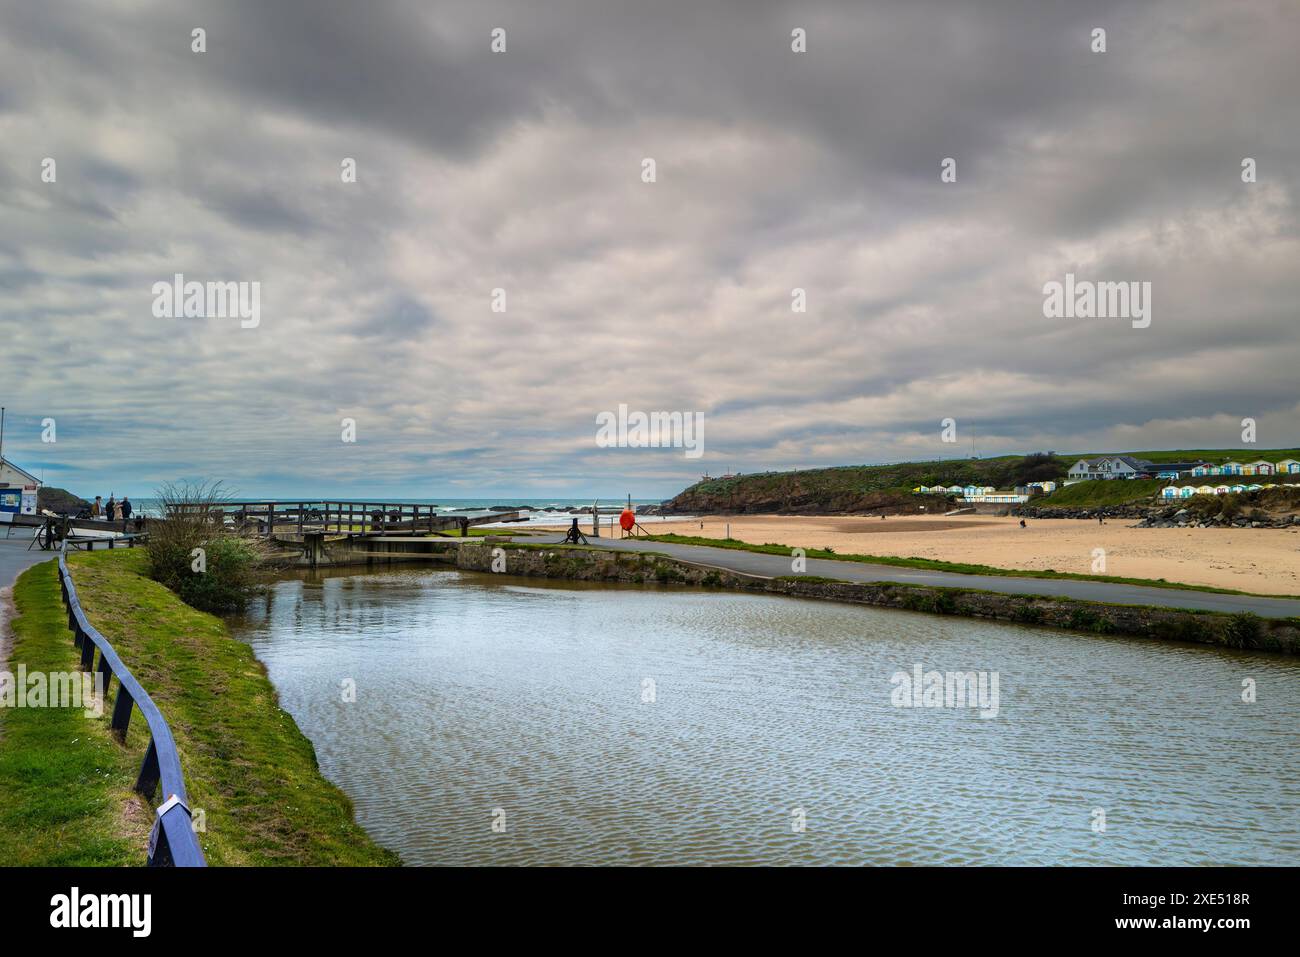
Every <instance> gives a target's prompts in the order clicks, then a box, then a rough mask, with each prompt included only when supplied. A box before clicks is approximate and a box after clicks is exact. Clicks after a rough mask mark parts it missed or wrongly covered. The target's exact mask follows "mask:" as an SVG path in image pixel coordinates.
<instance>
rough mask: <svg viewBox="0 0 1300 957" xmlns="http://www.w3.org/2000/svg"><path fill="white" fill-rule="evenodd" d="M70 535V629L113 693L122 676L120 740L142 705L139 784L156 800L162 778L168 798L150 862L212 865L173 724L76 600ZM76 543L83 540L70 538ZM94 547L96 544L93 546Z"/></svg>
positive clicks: (117, 714)
mask: <svg viewBox="0 0 1300 957" xmlns="http://www.w3.org/2000/svg"><path fill="white" fill-rule="evenodd" d="M70 541H71V540H69V539H64V541H63V547H62V549H61V551H60V554H59V584H60V585H61V586H62V589H63V603H64V604H65V605H67V607H68V628H69V629H71V630H72V633H73V635H74V636H75V641H76V645H77V647H78V648H80V649H81V664H82V667H83V668H85V669H86V671H88V672H92V673H93V672H94V670H95V668H96V665H95V652H96V650H98V651H99V665H98V670H99V672H100V674H102V675H103V676H104V687H103V694H104V696H105V698H107V696H108V687H109V683H110V682H111V681H112V680H113V678H114V677H116V678H117V682H118V689H117V698H116V699H115V700H114V702H113V716H112V719H111V721H110V726H111V727H112V729H113V732H114V733H115V734H116V735H117V736H118V738H119V739H120V740H123V741H124V740H125V739H126V729H127V725H128V724H129V723H130V721H131V711H132V707H133V706H134V707H136V708H139V709H140V713H141V714H142V715H144V720H145V723H146V724H147V725H148V726H149V735H150V737H149V748H148V750H146V751H145V755H144V760H143V761H142V762H141V764H140V774H139V776H138V777H137V778H136V782H135V789H136V791H138V792H139V793H140V794H142V795H144V798H145V800H147V801H150V802H152V801H153V797H154V794H155V793H156V792H157V790H158V784H159V782H160V781H161V782H162V791H163V795H164V800H163V803H162V805H161V806H160V807H159V808H158V809H157V811H156V812H155V813H156V817H155V820H154V830H153V834H152V836H151V837H150V839H149V854H148V862H149V866H150V867H171V866H174V867H207V864H208V862H207V861H206V860H204V858H203V849H202V848H201V847H200V846H199V838H198V835H197V834H195V833H194V828H193V827H192V826H191V822H190V809H189V797H188V795H187V794H186V793H185V779H184V777H183V776H182V774H181V759H180V755H178V754H177V753H176V742H175V740H173V738H172V732H171V728H169V727H167V722H166V720H164V718H163V716H162V712H161V711H159V710H158V706H157V705H155V704H154V703H153V699H151V698H150V697H149V693H148V692H147V691H145V690H144V688H142V687H141V686H140V682H138V681H136V680H135V675H133V674H131V671H130V669H128V668H127V666H126V665H125V664H124V663H123V662H122V659H121V658H119V657H118V655H117V652H116V651H115V650H114V649H113V646H112V645H111V644H109V643H108V639H107V638H105V637H104V636H103V635H101V634H100V633H99V631H98V630H97V629H96V628H95V626H94V625H92V624H91V623H90V622H89V620H87V618H86V613H85V612H84V611H83V610H82V608H81V602H80V601H79V600H78V599H77V588H76V586H75V585H74V584H73V583H72V575H71V574H70V573H69V572H68V563H67V561H66V558H67V550H68V545H69V543H70ZM71 544H73V545H74V547H75V546H76V545H77V544H84V543H82V542H79V541H71ZM90 547H93V546H90Z"/></svg>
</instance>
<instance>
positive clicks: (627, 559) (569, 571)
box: [445, 541, 1300, 654]
mask: <svg viewBox="0 0 1300 957" xmlns="http://www.w3.org/2000/svg"><path fill="white" fill-rule="evenodd" d="M445 559H446V560H450V561H453V562H454V563H455V564H456V565H457V567H459V568H463V569H466V570H470V571H480V572H494V571H495V572H499V573H505V574H509V575H523V576H537V577H545V578H569V579H575V580H578V581H607V582H624V583H633V584H654V583H660V584H667V585H674V584H675V585H694V586H701V587H706V588H727V589H734V590H742V591H760V592H767V593H775V594H782V595H791V596H795V597H799V598H820V599H829V600H833V601H843V602H856V603H860V604H867V605H879V606H882V607H886V608H899V609H905V610H909V611H925V612H932V613H936V614H947V615H962V616H967V617H973V618H991V619H997V620H1001V621H1011V622H1019V623H1022V624H1029V625H1039V626H1046V627H1053V628H1064V629H1069V630H1071V631H1090V632H1095V633H1098V634H1123V635H1134V636H1138V637H1144V638H1154V639H1160V640H1168V641H1188V642H1195V643H1198V644H1207V645H1218V646H1220V647H1228V648H1241V649H1250V650H1258V651H1276V652H1281V653H1284V654H1297V653H1300V622H1297V621H1296V620H1295V619H1270V618H1259V617H1257V616H1255V615H1252V614H1222V613H1218V612H1207V611H1180V610H1177V609H1172V608H1155V607H1145V606H1137V605H1111V604H1103V603H1100V602H1091V601H1081V600H1077V599H1071V598H1061V597H1056V596H1047V595H1024V594H998V593H994V592H988V591H981V590H978V589H973V588H972V589H966V588H949V587H936V586H929V585H911V584H900V583H896V582H873V583H867V582H847V581H836V580H833V579H829V578H821V577H812V576H781V577H770V578H769V577H764V576H759V575H749V574H743V573H739V572H735V571H731V570H728V569H724V568H717V567H710V566H706V565H699V564H694V563H691V562H687V561H682V560H679V559H675V558H670V557H668V556H665V555H661V554H656V553H653V552H639V551H610V550H605V549H596V548H582V547H576V546H554V545H552V546H545V545H525V544H511V543H506V542H495V543H494V542H490V541H489V542H473V543H470V542H466V543H458V547H456V548H455V549H454V550H450V551H449V552H448V553H446V555H445Z"/></svg>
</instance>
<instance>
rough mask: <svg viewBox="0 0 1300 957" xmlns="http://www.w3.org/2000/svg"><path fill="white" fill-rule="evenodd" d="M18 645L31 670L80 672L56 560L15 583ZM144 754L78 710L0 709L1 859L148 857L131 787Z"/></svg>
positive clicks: (11, 666) (108, 862)
mask: <svg viewBox="0 0 1300 957" xmlns="http://www.w3.org/2000/svg"><path fill="white" fill-rule="evenodd" d="M14 605H15V608H16V612H17V615H16V617H15V618H14V621H13V639H14V640H13V651H12V654H11V656H10V659H9V662H8V664H7V665H6V666H5V667H6V668H7V669H8V670H9V671H10V672H11V673H17V671H18V668H19V665H23V666H26V669H27V672H28V674H31V673H34V672H44V673H46V674H47V675H48V674H50V673H58V672H76V671H77V670H78V661H79V655H78V652H77V650H76V648H75V647H74V646H73V644H72V633H71V632H69V631H68V630H67V627H66V624H67V622H66V618H65V617H64V612H63V606H62V604H61V602H60V599H59V581H58V571H57V569H56V565H55V563H54V562H44V563H42V564H40V565H34V566H32V567H31V568H29V569H28V570H27V571H25V572H24V573H23V574H22V575H21V576H20V577H19V578H18V581H17V582H16V583H15V584H14ZM139 761H140V753H135V754H132V753H128V751H127V750H126V749H124V748H123V747H121V746H120V745H118V744H117V742H115V741H114V740H113V738H112V736H111V735H110V734H109V731H108V724H107V721H106V720H105V719H102V718H94V717H87V716H86V713H85V711H84V710H83V709H80V708H49V707H45V708H9V707H4V708H0V862H3V863H4V864H5V865H8V866H44V867H116V866H123V865H131V864H143V863H144V848H145V842H146V841H147V840H148V835H149V826H150V824H151V823H152V821H151V812H150V810H149V808H148V807H146V806H145V804H144V801H143V800H142V799H141V798H139V797H138V796H137V795H136V794H135V793H134V792H133V791H132V790H131V786H132V785H133V784H134V783H135V775H136V772H137V771H138V770H139Z"/></svg>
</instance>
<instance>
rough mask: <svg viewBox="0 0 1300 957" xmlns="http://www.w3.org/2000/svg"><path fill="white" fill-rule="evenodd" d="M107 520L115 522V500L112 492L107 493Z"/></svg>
mask: <svg viewBox="0 0 1300 957" xmlns="http://www.w3.org/2000/svg"><path fill="white" fill-rule="evenodd" d="M108 520H109V521H110V522H115V521H117V499H115V498H114V497H113V493H112V492H109V493H108Z"/></svg>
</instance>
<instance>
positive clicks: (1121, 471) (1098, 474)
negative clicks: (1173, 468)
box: [1069, 455, 1156, 481]
mask: <svg viewBox="0 0 1300 957" xmlns="http://www.w3.org/2000/svg"><path fill="white" fill-rule="evenodd" d="M1155 471H1156V467H1155V465H1153V464H1152V463H1150V462H1147V461H1144V460H1143V459H1135V458H1133V457H1132V456H1131V455H1103V456H1101V457H1100V458H1095V459H1079V461H1077V462H1075V463H1074V464H1073V465H1071V466H1070V472H1069V475H1070V478H1071V479H1073V480H1075V481H1082V480H1085V479H1122V478H1136V477H1137V476H1139V475H1150V474H1154V472H1155Z"/></svg>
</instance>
